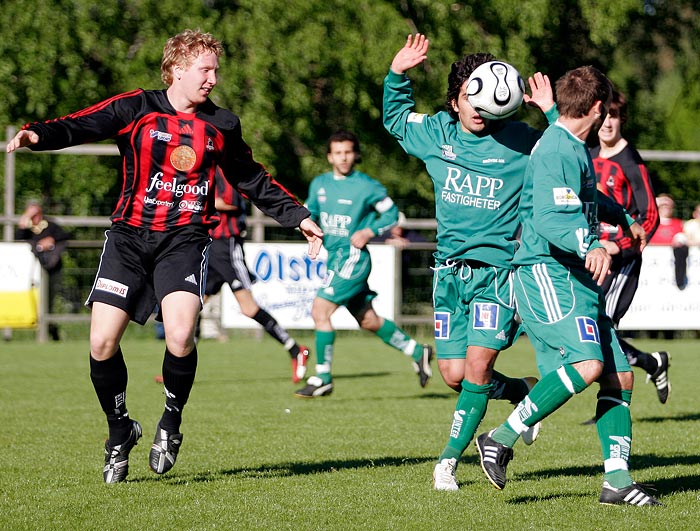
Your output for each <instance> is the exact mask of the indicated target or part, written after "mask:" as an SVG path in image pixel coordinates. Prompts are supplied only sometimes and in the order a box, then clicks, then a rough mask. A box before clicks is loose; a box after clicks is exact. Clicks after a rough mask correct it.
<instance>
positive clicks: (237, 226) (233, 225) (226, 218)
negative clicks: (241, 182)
mask: <svg viewBox="0 0 700 531" xmlns="http://www.w3.org/2000/svg"><path fill="white" fill-rule="evenodd" d="M215 189H216V197H218V198H220V199H221V200H223V201H224V202H225V203H226V204H227V205H231V206H235V207H236V208H237V210H235V211H234V210H220V211H219V216H220V217H221V219H220V220H219V224H218V225H217V226H216V227H214V228H213V229H211V230H210V231H209V234H210V235H211V237H212V238H214V239H215V240H221V239H229V238H244V237H245V232H246V203H245V200H244V199H243V196H241V194H239V193H238V192H237V191H236V189H235V188H234V187H233V186H231V184H230V183H229V182H228V181H227V180H226V179H224V177H223V175H222V174H221V172H220V171H217V172H216V185H215Z"/></svg>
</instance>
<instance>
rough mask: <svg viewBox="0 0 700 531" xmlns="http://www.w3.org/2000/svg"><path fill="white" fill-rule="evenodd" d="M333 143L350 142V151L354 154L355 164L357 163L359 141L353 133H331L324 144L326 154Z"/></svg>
mask: <svg viewBox="0 0 700 531" xmlns="http://www.w3.org/2000/svg"><path fill="white" fill-rule="evenodd" d="M333 142H352V150H353V151H354V152H355V155H357V156H356V158H355V162H359V158H360V141H359V140H358V139H357V137H356V136H355V134H354V133H351V132H350V131H336V132H335V133H333V134H332V135H331V136H330V138H329V139H328V142H327V143H326V153H330V152H331V144H332V143H333Z"/></svg>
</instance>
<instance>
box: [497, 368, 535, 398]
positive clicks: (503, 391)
mask: <svg viewBox="0 0 700 531" xmlns="http://www.w3.org/2000/svg"><path fill="white" fill-rule="evenodd" d="M491 383H492V384H493V388H492V389H491V393H490V395H489V399H491V400H508V401H509V402H510V403H511V404H517V403H518V402H520V401H521V400H522V399H523V398H525V396H526V395H527V393H528V391H529V389H528V387H527V384H526V383H525V381H524V380H523V379H522V378H510V377H509V376H506V375H505V374H501V373H500V372H498V371H493V375H492V376H491Z"/></svg>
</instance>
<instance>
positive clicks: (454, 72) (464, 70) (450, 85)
mask: <svg viewBox="0 0 700 531" xmlns="http://www.w3.org/2000/svg"><path fill="white" fill-rule="evenodd" d="M495 60H496V58H495V57H494V56H493V55H491V54H490V53H484V52H479V53H472V54H469V55H465V56H464V57H462V58H461V59H460V60H459V61H455V62H454V63H452V68H451V70H450V74H449V75H448V76H447V98H446V99H445V107H446V108H447V112H448V113H449V114H450V116H452V118H454V119H455V120H457V118H458V115H457V113H456V112H455V110H454V109H453V108H452V103H453V102H455V101H457V100H459V91H460V90H462V85H464V82H465V81H466V80H467V79H469V76H471V75H472V72H474V70H476V68H477V67H478V66H481V65H483V64H484V63H488V62H489V61H495Z"/></svg>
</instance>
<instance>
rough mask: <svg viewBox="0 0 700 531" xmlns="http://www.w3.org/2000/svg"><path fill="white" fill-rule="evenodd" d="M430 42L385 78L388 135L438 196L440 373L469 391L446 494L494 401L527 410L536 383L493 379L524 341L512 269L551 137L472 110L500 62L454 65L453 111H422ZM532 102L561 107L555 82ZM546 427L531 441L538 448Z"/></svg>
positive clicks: (481, 59) (537, 83)
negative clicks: (543, 147)
mask: <svg viewBox="0 0 700 531" xmlns="http://www.w3.org/2000/svg"><path fill="white" fill-rule="evenodd" d="M428 46H429V43H428V40H427V39H426V38H425V36H424V35H421V34H416V35H415V37H414V36H412V35H409V36H408V39H407V42H406V45H405V46H404V47H403V48H402V49H401V50H399V51H398V53H397V54H396V56H395V57H394V59H393V61H392V63H391V68H390V70H389V73H388V75H387V76H386V78H385V79H384V127H386V129H387V130H388V131H389V132H390V133H391V134H392V135H393V136H394V137H395V138H396V139H397V140H398V141H399V144H400V145H401V147H402V148H403V149H404V150H405V151H406V152H407V153H408V154H409V155H413V156H415V157H417V158H419V159H421V160H422V161H423V162H424V163H425V166H426V168H427V170H428V173H429V174H430V178H431V179H432V181H433V186H434V190H435V217H436V219H437V224H438V231H437V251H436V253H435V266H434V280H433V304H434V310H435V345H436V349H437V358H438V367H439V368H440V373H441V374H442V377H443V379H444V380H445V383H447V385H448V386H450V387H451V388H452V389H454V390H456V391H458V392H459V397H458V398H457V404H456V407H455V411H454V415H453V419H452V424H451V427H450V432H449V439H448V443H447V445H446V446H445V448H444V450H443V451H442V454H440V457H439V458H438V463H437V464H436V465H435V469H434V472H433V486H434V488H435V489H436V490H457V489H458V488H459V487H458V485H457V481H456V478H455V469H456V467H457V464H458V462H459V459H460V457H461V456H462V454H463V453H464V451H465V450H466V448H467V446H468V445H469V443H470V441H471V440H472V438H473V437H474V433H475V432H476V429H477V427H478V426H479V423H480V422H481V420H482V419H483V417H484V415H485V413H486V407H487V403H488V400H489V398H505V399H508V400H510V401H511V402H512V403H514V404H515V403H517V402H519V401H520V400H521V399H522V398H523V397H524V396H525V395H526V394H527V392H528V389H529V387H530V386H531V385H532V384H534V382H535V381H536V379H535V378H533V377H528V378H522V379H520V378H507V377H506V376H504V375H502V374H499V373H497V372H495V371H494V370H493V367H494V364H495V362H496V357H497V356H498V353H499V352H500V351H501V350H504V349H506V348H508V347H509V346H510V345H511V344H512V342H513V341H514V340H515V339H516V338H517V337H518V334H519V330H518V328H519V327H518V324H517V323H516V321H515V300H514V298H513V285H512V280H511V278H512V270H513V267H512V265H511V262H512V260H513V254H514V252H515V249H516V247H517V241H516V232H517V229H518V219H517V207H518V200H519V198H520V192H521V189H522V185H523V177H524V174H525V167H526V165H527V161H528V159H529V155H530V151H531V150H532V148H533V146H534V145H535V143H536V142H537V140H538V139H539V138H540V136H541V135H542V132H541V131H537V130H536V129H533V128H531V127H529V126H528V125H527V124H525V123H522V122H516V121H511V120H488V119H485V118H482V117H481V116H479V114H478V113H477V112H476V111H474V109H473V108H472V107H471V105H470V104H469V102H468V101H467V94H466V86H467V81H468V79H469V75H470V74H471V73H472V72H473V71H474V70H475V69H476V67H478V66H479V65H481V64H483V63H485V62H487V61H492V60H494V59H495V58H494V57H493V56H492V55H491V54H486V53H477V54H470V55H467V56H465V57H463V58H462V59H461V60H459V61H456V62H455V63H453V64H452V70H451V72H450V74H449V76H448V89H447V98H446V102H445V103H446V111H442V112H439V113H437V114H435V115H432V116H428V115H426V114H419V113H416V112H415V109H414V107H415V102H414V99H413V89H412V87H411V81H410V80H409V78H408V77H407V76H406V72H407V71H408V70H410V69H411V68H413V67H415V66H417V65H419V64H421V63H422V62H423V61H424V60H425V59H426V57H427V52H428ZM529 82H530V88H531V90H532V97H530V96H527V97H526V100H525V101H526V102H528V103H530V104H531V105H533V106H535V107H538V108H540V109H542V110H544V111H546V115H547V117H548V119H549V120H550V121H552V120H553V119H555V118H556V115H557V113H556V107H555V106H554V100H553V96H552V88H551V86H550V84H549V79H548V78H547V77H546V76H543V75H542V74H540V73H537V74H535V76H534V77H532V78H530V79H529ZM538 429H539V427H538V426H535V428H534V429H533V430H531V431H530V432H528V436H529V439H528V441H529V442H532V440H534V438H535V437H536V436H537V431H538Z"/></svg>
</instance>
